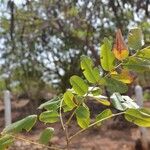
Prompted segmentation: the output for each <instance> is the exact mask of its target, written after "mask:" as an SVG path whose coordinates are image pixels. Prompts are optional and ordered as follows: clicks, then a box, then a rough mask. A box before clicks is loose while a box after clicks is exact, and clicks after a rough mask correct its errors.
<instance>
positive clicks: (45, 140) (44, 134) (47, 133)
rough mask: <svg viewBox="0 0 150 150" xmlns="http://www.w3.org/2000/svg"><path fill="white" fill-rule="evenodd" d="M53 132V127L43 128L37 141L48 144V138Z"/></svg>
mask: <svg viewBox="0 0 150 150" xmlns="http://www.w3.org/2000/svg"><path fill="white" fill-rule="evenodd" d="M53 134H54V128H51V127H48V128H46V129H44V131H43V132H42V133H41V135H40V138H39V143H41V144H45V145H46V144H48V142H49V141H50V139H51V138H52V137H53Z"/></svg>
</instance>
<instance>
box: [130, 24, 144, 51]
mask: <svg viewBox="0 0 150 150" xmlns="http://www.w3.org/2000/svg"><path fill="white" fill-rule="evenodd" d="M142 40H143V35H142V30H141V29H140V28H137V27H136V28H132V29H131V30H130V32H129V35H128V45H129V47H130V48H132V49H133V50H139V49H140V48H141V47H142Z"/></svg>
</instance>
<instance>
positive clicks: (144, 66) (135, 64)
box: [123, 57, 150, 72]
mask: <svg viewBox="0 0 150 150" xmlns="http://www.w3.org/2000/svg"><path fill="white" fill-rule="evenodd" d="M123 66H124V68H126V69H129V70H132V71H136V72H146V71H150V60H143V59H141V58H138V57H129V59H128V61H127V62H126V63H123Z"/></svg>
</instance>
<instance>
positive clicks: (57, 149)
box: [9, 134, 62, 150]
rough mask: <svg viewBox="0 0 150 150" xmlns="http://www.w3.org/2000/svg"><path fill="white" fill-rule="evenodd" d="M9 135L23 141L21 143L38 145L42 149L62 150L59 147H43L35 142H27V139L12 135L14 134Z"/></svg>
mask: <svg viewBox="0 0 150 150" xmlns="http://www.w3.org/2000/svg"><path fill="white" fill-rule="evenodd" d="M9 135H10V136H12V137H13V138H15V139H18V140H21V141H24V142H27V143H31V144H34V145H38V146H40V147H45V148H48V149H51V150H52V149H54V150H62V149H60V148H58V147H55V146H47V145H43V144H40V143H37V142H35V141H31V140H27V139H25V138H23V137H20V136H15V135H12V134H9Z"/></svg>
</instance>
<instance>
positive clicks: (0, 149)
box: [0, 134, 14, 150]
mask: <svg viewBox="0 0 150 150" xmlns="http://www.w3.org/2000/svg"><path fill="white" fill-rule="evenodd" d="M13 141H14V138H13V137H12V136H11V135H8V134H6V135H3V136H2V137H0V150H6V149H7V148H8V147H9V146H10V145H11V144H13Z"/></svg>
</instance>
